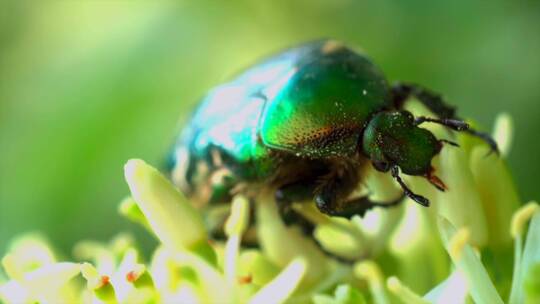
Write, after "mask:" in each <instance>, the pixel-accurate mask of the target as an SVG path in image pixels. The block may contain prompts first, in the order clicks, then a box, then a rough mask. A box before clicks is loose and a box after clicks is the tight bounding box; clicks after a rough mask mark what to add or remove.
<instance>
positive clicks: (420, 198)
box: [390, 166, 429, 207]
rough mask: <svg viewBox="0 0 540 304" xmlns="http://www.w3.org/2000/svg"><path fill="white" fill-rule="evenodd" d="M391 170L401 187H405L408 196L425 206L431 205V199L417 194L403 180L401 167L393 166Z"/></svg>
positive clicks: (404, 190)
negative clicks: (400, 173)
mask: <svg viewBox="0 0 540 304" xmlns="http://www.w3.org/2000/svg"><path fill="white" fill-rule="evenodd" d="M390 172H391V173H392V177H394V179H395V180H396V182H397V183H398V184H399V185H400V186H401V189H403V192H404V193H405V195H406V196H408V197H409V198H410V199H412V200H413V201H415V202H417V203H419V204H420V205H422V206H424V207H429V200H428V199H427V198H425V197H423V196H421V195H418V194H415V193H414V192H412V190H411V189H409V187H407V185H406V184H405V182H403V180H402V179H401V177H400V176H399V169H398V167H397V166H394V167H392V169H390Z"/></svg>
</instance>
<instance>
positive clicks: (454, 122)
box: [414, 116, 469, 131]
mask: <svg viewBox="0 0 540 304" xmlns="http://www.w3.org/2000/svg"><path fill="white" fill-rule="evenodd" d="M424 122H433V123H437V124H440V125H443V126H445V127H447V128H450V129H452V130H454V131H466V130H469V124H468V123H466V122H464V121H462V120H458V119H451V118H441V119H438V118H431V117H426V116H418V117H416V118H415V119H414V124H415V125H417V126H418V125H419V124H422V123H424Z"/></svg>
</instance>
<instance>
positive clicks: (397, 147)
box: [363, 111, 441, 175]
mask: <svg viewBox="0 0 540 304" xmlns="http://www.w3.org/2000/svg"><path fill="white" fill-rule="evenodd" d="M363 148H364V153H365V154H366V155H369V156H370V158H371V161H373V162H385V163H395V164H397V165H398V166H399V167H400V169H401V171H402V172H403V173H405V174H410V175H422V174H425V173H426V172H429V171H430V168H431V159H432V158H433V157H434V156H435V155H436V154H438V153H439V151H440V148H441V144H440V143H439V142H438V140H437V139H436V138H435V136H433V134H432V133H431V132H429V131H428V130H426V129H423V128H417V127H415V125H414V118H413V116H412V114H411V113H409V112H406V111H402V112H390V113H387V112H381V113H378V114H376V115H375V116H374V117H373V119H371V120H370V122H369V124H368V126H367V127H366V129H365V131H364V137H363Z"/></svg>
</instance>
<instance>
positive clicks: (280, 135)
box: [171, 40, 497, 217]
mask: <svg viewBox="0 0 540 304" xmlns="http://www.w3.org/2000/svg"><path fill="white" fill-rule="evenodd" d="M410 97H415V98H417V99H418V101H420V102H421V103H422V104H423V105H424V106H426V107H427V108H428V109H429V110H431V112H432V113H433V114H434V115H435V116H436V117H435V118H433V117H424V116H419V117H414V115H413V114H412V113H410V112H408V111H406V110H404V104H405V101H407V100H408V99H409V98H410ZM426 122H429V123H438V124H441V125H444V126H446V127H448V128H450V129H452V130H454V131H465V132H468V133H469V134H471V135H473V136H477V137H479V138H480V139H482V140H484V141H485V142H486V143H488V144H489V145H490V146H491V149H492V151H496V150H497V145H496V143H495V142H494V141H493V139H491V137H490V136H489V135H488V134H485V133H482V132H479V131H476V130H473V129H470V128H469V126H468V125H467V124H466V123H465V122H463V121H462V120H460V119H458V118H457V117H456V116H455V108H454V107H452V106H449V105H447V104H446V103H445V102H444V101H443V100H442V98H441V97H440V96H439V95H438V94H436V93H434V92H432V91H430V90H428V89H425V88H423V87H421V86H419V85H414V84H399V83H398V84H395V85H393V86H389V84H388V82H387V81H386V79H385V77H384V76H383V74H382V73H381V71H380V70H379V69H378V68H377V67H376V66H375V65H374V64H373V63H372V62H371V61H370V60H369V59H367V57H366V56H364V55H363V54H361V53H358V52H355V51H353V50H351V49H349V48H347V47H345V46H343V45H341V44H340V43H337V42H335V41H331V40H325V41H318V42H312V43H307V44H304V45H302V46H299V47H297V48H294V49H291V50H289V51H286V52H284V53H281V54H279V55H277V56H275V57H272V58H270V59H268V60H266V61H265V62H263V63H261V64H259V65H257V66H255V67H253V68H251V69H249V70H247V71H246V72H244V73H243V74H241V75H240V76H238V77H237V78H235V79H234V80H232V81H230V82H228V83H225V84H223V85H221V86H218V87H217V88H215V89H213V90H212V91H210V93H209V94H208V95H207V96H206V97H205V98H204V99H203V101H202V102H201V104H200V105H199V107H198V109H197V110H196V112H195V113H194V115H193V117H192V119H191V121H190V122H189V123H188V125H187V127H186V128H185V129H184V131H183V132H182V134H181V136H180V138H179V140H178V143H177V145H176V147H175V149H174V153H173V157H172V159H173V166H172V171H171V172H172V178H173V180H174V181H175V182H176V183H177V184H178V185H179V186H180V187H181V188H182V189H183V191H184V192H185V193H186V194H188V195H191V196H192V198H194V200H195V201H197V202H200V203H208V202H210V203H213V202H228V201H230V199H231V196H232V195H234V194H236V193H239V192H244V193H246V189H251V190H252V191H254V192H258V191H259V190H260V187H265V188H268V189H269V190H274V191H275V197H276V200H277V201H278V206H279V208H280V209H279V210H280V212H281V214H282V216H285V215H286V213H290V212H292V211H291V208H290V205H291V203H292V202H296V201H307V200H312V201H314V202H315V204H316V206H317V207H318V209H319V210H320V211H321V212H323V213H326V214H328V215H334V216H342V217H351V216H353V215H363V214H364V213H365V212H366V211H367V210H369V209H370V208H373V207H377V206H384V207H388V206H391V205H395V204H397V202H399V200H397V201H396V202H386V203H381V202H372V201H370V200H369V198H368V197H360V198H358V197H356V198H355V197H351V195H352V194H353V193H354V190H355V189H356V188H357V187H358V185H359V183H360V182H361V179H362V177H363V174H364V172H363V169H364V167H365V164H366V163H368V162H371V164H372V165H373V167H374V168H375V169H376V170H378V171H381V172H389V173H390V174H391V175H392V177H393V178H394V179H395V181H396V182H397V183H398V184H399V185H400V187H401V188H402V190H403V193H404V195H407V196H408V197H410V198H411V199H413V200H414V201H416V202H418V203H419V204H421V205H423V206H428V205H429V200H428V199H427V198H425V197H423V196H421V195H417V194H415V193H414V192H412V190H411V189H409V188H408V187H407V185H406V184H405V183H404V181H403V180H402V179H401V177H400V173H403V174H408V175H416V176H423V177H425V178H426V179H427V180H428V181H429V182H430V183H431V184H433V185H434V186H435V187H437V188H438V189H439V190H441V191H444V190H445V189H446V186H445V185H444V183H443V182H442V181H441V180H440V179H439V178H437V176H435V175H434V168H433V167H432V165H431V162H432V159H433V157H435V156H436V155H437V154H438V153H439V152H440V150H441V148H442V146H443V144H452V145H456V144H455V143H453V142H452V141H449V140H446V139H437V138H436V137H435V136H434V135H433V134H432V133H431V132H430V131H429V130H427V129H424V128H421V127H420V125H421V124H423V123H426ZM245 186H248V187H245ZM253 196H254V197H255V196H256V195H253Z"/></svg>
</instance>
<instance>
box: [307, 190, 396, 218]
mask: <svg viewBox="0 0 540 304" xmlns="http://www.w3.org/2000/svg"><path fill="white" fill-rule="evenodd" d="M327 198H328V197H326V198H325V197H324V196H321V195H318V196H316V197H315V202H316V204H317V207H318V208H319V210H320V211H321V212H323V213H325V214H327V215H330V216H338V217H343V218H347V219H351V218H352V217H353V216H355V215H358V216H360V217H363V216H364V215H365V214H366V212H368V211H369V210H371V209H372V208H375V207H382V208H390V207H395V206H397V205H399V204H400V203H401V202H403V199H404V198H405V194H402V195H401V196H400V197H399V198H397V199H395V200H392V201H390V202H375V201H372V200H370V199H369V198H368V197H367V196H364V197H360V198H355V199H352V200H349V201H345V202H342V203H341V204H338V203H336V202H333V203H332V202H331V201H328V200H327ZM336 206H340V207H336Z"/></svg>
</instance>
